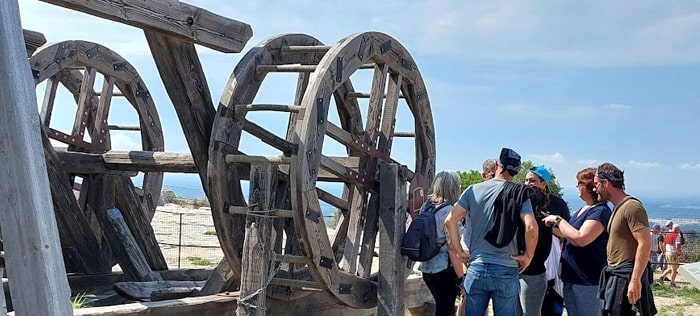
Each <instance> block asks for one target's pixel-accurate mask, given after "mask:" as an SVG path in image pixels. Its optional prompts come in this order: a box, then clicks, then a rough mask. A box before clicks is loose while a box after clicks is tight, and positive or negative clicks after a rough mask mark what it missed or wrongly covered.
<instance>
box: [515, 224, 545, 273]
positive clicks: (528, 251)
mask: <svg viewBox="0 0 700 316" xmlns="http://www.w3.org/2000/svg"><path fill="white" fill-rule="evenodd" d="M520 219H521V220H522V221H523V225H524V226H525V253H524V254H523V255H521V256H515V260H517V261H518V267H519V270H520V273H522V272H523V271H525V269H527V267H528V266H529V265H530V262H531V261H532V257H533V256H534V255H535V247H536V246H537V233H538V230H539V229H538V228H537V220H536V219H535V216H534V215H532V213H521V214H520Z"/></svg>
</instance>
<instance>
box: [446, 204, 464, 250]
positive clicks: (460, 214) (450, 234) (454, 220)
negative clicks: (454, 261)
mask: <svg viewBox="0 0 700 316" xmlns="http://www.w3.org/2000/svg"><path fill="white" fill-rule="evenodd" d="M467 212H468V211H467V210H466V209H464V208H463V207H462V206H460V205H459V204H456V203H455V205H454V207H452V210H451V211H450V213H449V214H447V218H445V228H446V229H447V238H449V239H450V247H452V250H454V251H456V253H457V255H458V256H459V257H460V258H463V259H464V258H466V259H468V258H469V254H468V253H467V252H466V251H464V248H462V243H461V242H460V241H459V228H458V226H457V225H459V222H460V221H461V220H462V219H463V218H464V217H465V216H467Z"/></svg>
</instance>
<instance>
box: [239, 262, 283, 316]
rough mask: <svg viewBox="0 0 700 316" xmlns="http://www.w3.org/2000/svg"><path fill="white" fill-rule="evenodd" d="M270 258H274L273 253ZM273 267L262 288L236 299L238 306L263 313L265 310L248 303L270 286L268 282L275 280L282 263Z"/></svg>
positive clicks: (276, 263) (277, 263)
mask: <svg viewBox="0 0 700 316" xmlns="http://www.w3.org/2000/svg"><path fill="white" fill-rule="evenodd" d="M271 257H273V258H274V257H275V253H274V252H272V256H271ZM274 265H275V267H274V269H270V271H269V273H268V274H267V279H265V284H263V286H262V287H261V288H259V289H257V290H255V292H253V293H250V294H248V295H247V296H246V297H244V298H239V299H238V304H239V305H243V306H245V307H246V308H254V309H257V310H260V311H263V312H264V311H265V310H266V308H265V307H261V306H257V305H255V304H252V303H248V301H249V300H251V299H252V298H253V297H255V296H256V295H258V294H260V293H261V292H262V291H264V290H265V289H266V288H267V286H268V285H270V282H272V279H274V278H275V275H277V272H279V271H280V268H281V267H282V263H281V262H275V264H274Z"/></svg>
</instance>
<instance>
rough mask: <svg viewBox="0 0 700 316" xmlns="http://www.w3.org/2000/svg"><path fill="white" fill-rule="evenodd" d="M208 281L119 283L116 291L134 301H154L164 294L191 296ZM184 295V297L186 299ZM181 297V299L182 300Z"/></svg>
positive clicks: (115, 287) (115, 288)
mask: <svg viewBox="0 0 700 316" xmlns="http://www.w3.org/2000/svg"><path fill="white" fill-rule="evenodd" d="M205 282H206V281H151V282H118V283H115V284H114V290H115V291H116V292H117V293H118V294H119V295H121V296H123V297H126V298H128V299H130V300H134V301H143V300H152V301H162V299H153V298H154V297H153V296H154V293H156V294H155V295H162V294H164V293H168V292H170V293H177V294H183V293H186V294H191V293H193V292H195V291H199V289H201V288H202V286H203V285H204V283H205ZM186 296H188V295H184V296H182V297H186ZM182 297H180V298H182Z"/></svg>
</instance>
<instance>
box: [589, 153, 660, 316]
mask: <svg viewBox="0 0 700 316" xmlns="http://www.w3.org/2000/svg"><path fill="white" fill-rule="evenodd" d="M593 184H594V185H595V191H596V192H598V196H599V197H600V200H601V201H608V202H611V203H612V204H613V206H614V209H613V213H612V216H611V217H610V223H609V224H608V227H607V229H608V233H609V234H610V237H609V239H608V246H607V255H608V266H607V267H606V268H605V269H603V274H602V275H601V277H602V278H601V281H602V282H601V283H600V293H601V297H600V298H601V299H603V300H604V301H605V303H604V306H603V315H636V313H637V312H639V313H640V314H641V315H642V316H645V315H654V314H656V307H655V306H654V298H653V295H652V293H651V288H650V286H649V277H648V273H650V272H651V271H647V264H648V262H649V252H650V251H651V235H650V234H649V233H650V230H649V217H648V216H647V212H646V210H645V209H644V206H643V205H642V203H641V202H639V200H637V199H636V198H633V197H631V196H629V195H627V194H626V193H625V177H624V173H623V171H622V170H620V169H619V168H617V167H616V166H615V165H613V164H611V163H604V164H601V165H600V166H598V171H597V173H596V176H595V178H593Z"/></svg>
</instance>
